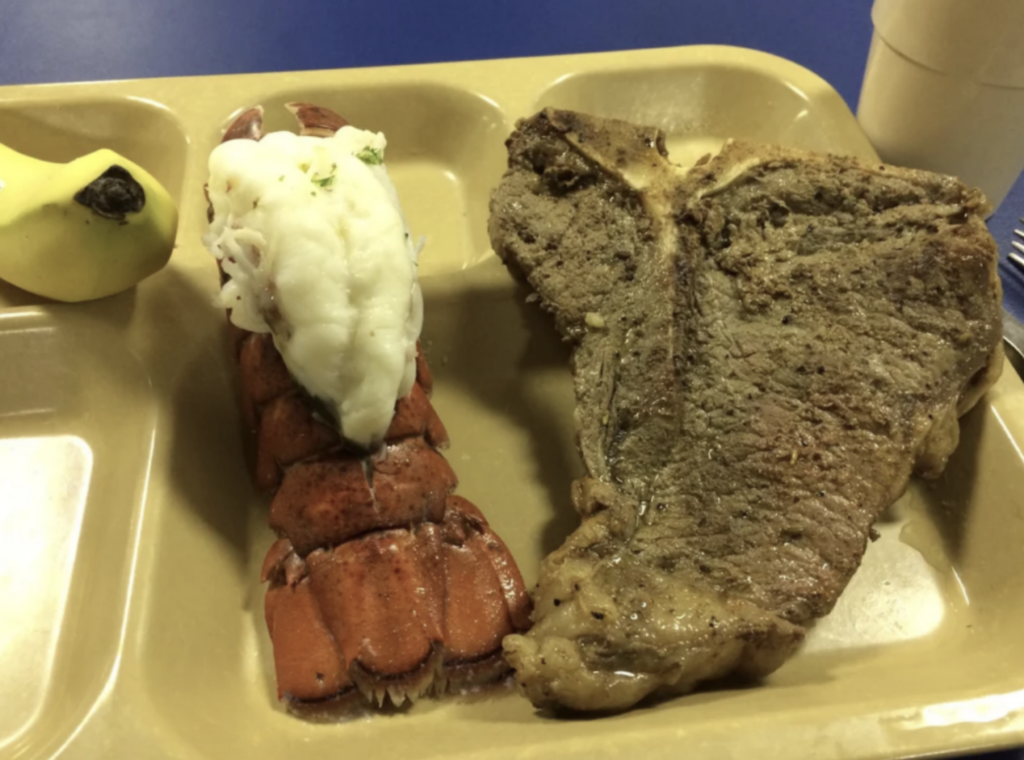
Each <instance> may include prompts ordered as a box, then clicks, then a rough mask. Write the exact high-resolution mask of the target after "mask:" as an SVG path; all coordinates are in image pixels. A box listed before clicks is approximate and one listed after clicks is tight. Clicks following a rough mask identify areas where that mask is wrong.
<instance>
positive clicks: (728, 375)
mask: <svg viewBox="0 0 1024 760" xmlns="http://www.w3.org/2000/svg"><path fill="white" fill-rule="evenodd" d="M508 149H509V168H508V171H507V173H506V174H505V176H504V178H503V179H502V182H501V184H500V186H499V187H498V189H497V190H496V191H495V194H494V196H493V198H492V203H491V219H490V236H491V241H492V244H493V246H494V249H495V251H496V252H497V253H498V255H499V256H500V257H501V258H502V259H503V260H504V261H505V262H506V264H507V265H508V266H509V268H510V269H511V270H512V271H513V272H514V273H515V274H516V275H517V276H519V277H521V278H524V279H525V280H526V282H527V283H528V284H529V286H530V287H532V288H533V289H534V290H535V291H536V293H537V294H538V295H539V298H540V303H541V305H542V307H543V308H544V309H546V310H547V311H549V312H550V313H551V314H552V315H553V317H554V321H555V324H556V326H557V328H558V330H559V331H560V333H561V334H562V335H563V336H564V337H565V338H566V339H567V340H569V341H571V342H572V344H573V348H574V353H573V365H574V374H575V389H576V399H577V407H576V411H575V415H576V423H577V425H576V426H577V430H578V443H579V449H580V452H581V455H582V457H583V460H584V463H585V467H586V471H587V477H585V478H584V479H583V480H581V481H578V482H577V483H575V484H574V487H573V501H574V504H575V506H576V508H577V510H578V511H579V512H580V515H581V517H582V518H583V522H582V524H581V525H580V527H579V528H578V529H577V530H576V531H575V532H574V533H573V534H572V535H571V536H570V537H569V538H568V539H567V541H566V542H565V544H564V545H563V546H562V547H561V548H560V549H558V550H557V551H555V552H554V553H553V554H552V555H551V556H549V557H548V558H547V559H546V560H545V561H544V564H543V566H542V568H541V574H540V581H539V584H538V588H537V589H536V592H535V612H534V620H535V625H534V627H533V629H532V631H530V633H528V634H527V635H525V636H510V637H508V638H507V639H506V641H505V650H506V656H507V657H508V659H509V660H510V662H511V663H512V665H513V667H514V668H515V670H516V678H517V680H518V682H519V683H520V685H521V686H522V687H523V689H524V691H525V693H526V694H527V696H528V697H529V698H530V699H531V700H532V701H533V702H534V703H535V704H536V705H538V706H556V707H566V708H570V709H576V710H617V709H624V708H627V707H629V706H631V705H633V704H634V703H636V702H637V701H638V700H640V699H642V698H643V697H645V696H647V695H649V694H652V693H657V694H662V695H664V694H674V693H681V692H685V691H687V690H689V689H692V688H693V686H694V685H695V684H697V683H698V682H700V681H704V680H707V679H714V678H720V677H723V676H727V675H739V676H747V677H760V676H764V675H766V674H768V673H770V672H771V671H773V670H774V669H776V668H777V667H779V666H780V665H781V664H782V663H783V662H784V661H785V660H786V659H787V658H788V657H789V656H790V655H791V654H792V653H793V652H794V650H795V649H796V647H797V646H798V644H799V643H800V641H801V640H802V639H803V637H804V633H805V629H804V626H805V625H806V624H807V623H809V622H810V621H812V620H813V619H815V618H818V617H821V616H822V615H825V614H827V613H828V612H829V611H830V610H831V609H832V607H833V605H834V604H835V602H836V600H837V598H838V597H839V595H840V593H841V592H842V590H843V589H844V588H845V586H846V584H847V583H848V582H849V580H850V578H851V576H852V575H853V573H854V571H855V570H856V569H857V567H858V565H859V564H860V561H861V557H862V556H863V554H864V551H865V548H866V544H867V541H868V538H869V534H870V531H871V526H872V523H873V522H874V521H875V519H876V518H877V517H878V516H879V515H880V514H881V512H882V511H884V510H885V509H886V507H888V506H889V505H890V504H891V503H892V502H893V501H895V500H896V499H897V498H898V497H899V496H900V495H901V494H902V493H903V491H904V489H905V488H906V486H907V483H908V479H909V477H910V476H911V474H912V473H915V472H916V473H918V474H920V475H923V476H936V475H938V474H939V473H940V472H941V470H942V469H943V467H944V466H945V462H946V459H947V458H948V456H949V455H950V454H951V453H952V451H953V450H954V448H955V447H956V445H957V441H958V432H959V426H958V422H957V418H958V416H959V415H961V414H963V413H964V412H965V411H966V410H967V409H969V408H970V407H971V406H972V405H973V404H974V403H975V402H976V401H977V400H978V399H979V398H980V396H981V395H982V394H983V393H984V391H985V390H986V389H987V388H988V387H989V386H990V385H991V384H992V383H993V382H994V381H995V379H996V378H997V377H998V374H999V371H1000V368H1001V366H1002V355H1001V343H1000V338H1001V331H1000V311H999V303H1000V295H1001V294H1000V286H999V279H998V276H997V273H996V262H997V250H996V247H995V244H994V242H993V241H992V238H991V236H990V235H989V233H988V231H987V230H986V227H985V224H984V221H983V214H984V212H985V211H986V202H985V200H984V198H983V197H982V195H981V194H980V193H979V192H978V191H976V190H973V189H971V188H968V187H966V186H964V185H962V184H961V183H959V182H957V181H956V180H954V179H952V178H949V177H943V176H939V175H934V174H930V173H925V172H919V171H912V170H906V169H898V168H894V167H889V166H880V165H877V164H866V163H863V162H859V161H857V160H855V159H852V158H843V157H836V156H825V155H818V154H810V153H805V152H800V151H796V150H791V149H785V148H780V147H774V146H764V145H754V144H748V143H740V142H733V143H729V144H727V146H726V147H725V148H724V149H723V151H722V152H721V153H720V154H719V155H718V156H716V157H715V158H713V159H711V160H709V161H705V162H704V163H703V164H702V165H699V166H697V167H695V168H694V169H692V170H690V171H684V170H683V169H681V168H679V167H677V166H675V165H673V164H672V163H671V162H670V161H668V157H667V153H666V151H665V147H664V139H663V135H662V134H661V133H660V132H659V131H658V130H656V129H653V128H643V127H638V126H634V125H631V124H627V123H625V122H618V121H612V120H604V119H598V118H594V117H588V116H585V115H582V114H577V113H571V112H565V111H555V110H547V111H544V112H542V113H540V114H538V115H537V116H535V117H533V118H531V119H528V120H524V121H522V122H520V123H519V124H518V125H517V129H516V131H515V132H514V133H513V134H512V136H511V137H510V138H509V140H508Z"/></svg>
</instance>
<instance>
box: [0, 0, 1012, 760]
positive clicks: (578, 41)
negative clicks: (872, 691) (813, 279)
mask: <svg viewBox="0 0 1024 760" xmlns="http://www.w3.org/2000/svg"><path fill="white" fill-rule="evenodd" d="M869 9H870V3H869V2H868V0H828V1H827V2H823V0H787V1H786V2H771V3H769V2H764V0H689V2H680V1H679V0H628V1H622V0H620V1H618V2H616V0H591V1H590V2H588V3H584V2H580V1H579V0H577V1H576V2H569V1H568V0H516V1H515V2H511V1H510V0H490V1H489V2H488V1H487V0H484V1H483V2H476V3H466V2H459V0H435V1H434V2H416V0H340V1H338V0H336V1H335V2H325V1H323V0H321V1H320V2H317V1H316V0H293V2H290V3H284V2H279V1H275V0H245V1H244V2H243V0H220V2H218V1H217V0H178V1H177V2H173V3H172V2H165V3H160V4H157V3H145V2H141V1H140V0H77V1H76V0H25V1H24V2H19V1H18V0H0V85H13V84H36V83H50V82H70V81H90V80H105V79H134V78H142V77H170V76H191V75H204V74H233V73H245V72H265V71H299V70H305V69H328V68H349V67H357V66H358V67H362V66H382V65H395V64H407V63H428V62H441V61H455V60H473V59H483V58H509V57H518V56H536V55H555V54H563V53H585V52H600V51H609V50H624V49H631V48H649V47H663V46H672V45H690V44H702V43H703V44H706V43H717V44H727V45H739V46H744V47H751V48H757V49H760V50H765V51H768V52H770V53H774V54H776V55H780V56H783V57H785V58H789V59H791V60H793V61H796V62H797V63H799V64H801V65H803V66H806V67H807V68H809V69H811V70H812V71H815V72H816V73H818V74H819V75H820V76H822V77H824V78H825V79H826V80H828V81H829V82H830V83H831V84H832V86H833V87H835V88H836V90H838V91H839V93H840V94H841V95H842V96H843V97H844V98H845V99H846V102H847V103H848V104H849V105H850V108H851V109H852V110H855V109H856V106H857V98H858V95H859V93H860V84H861V78H862V75H863V72H864V64H865V61H866V59H867V51H868V43H869V41H870V38H871V19H870V16H869ZM1020 216H1024V178H1022V179H1018V181H1017V184H1016V185H1015V186H1014V188H1013V190H1012V191H1011V193H1010V195H1009V197H1008V198H1007V199H1006V201H1005V202H1004V203H1003V205H1002V207H1001V208H1000V210H999V212H998V213H997V214H996V215H995V216H994V217H993V218H992V219H991V220H990V221H989V226H990V228H991V230H992V234H993V236H994V237H995V239H996V241H997V242H998V244H999V248H1000V253H1001V254H1002V261H1001V262H1000V273H1001V274H1002V279H1003V283H1004V290H1005V294H1006V300H1005V302H1006V305H1007V306H1008V308H1010V310H1011V311H1013V312H1014V313H1015V314H1016V315H1017V316H1018V317H1021V318H1024V273H1019V272H1016V271H1014V270H1013V269H1012V268H1011V267H1010V266H1009V265H1008V263H1007V261H1006V254H1007V253H1008V252H1009V251H1010V250H1012V249H1011V246H1010V241H1011V240H1012V239H1013V238H1012V236H1013V232H1012V231H1013V228H1014V227H1015V226H1016V227H1018V228H1024V223H1021V222H1019V220H1018V217H1020ZM977 757H979V758H985V759H987V760H1024V750H1008V751H1005V752H996V753H988V754H985V755H979V756H977Z"/></svg>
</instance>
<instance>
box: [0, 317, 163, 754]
mask: <svg viewBox="0 0 1024 760" xmlns="http://www.w3.org/2000/svg"><path fill="white" fill-rule="evenodd" d="M113 300H114V301H115V302H116V301H117V299H113ZM125 300H126V299H121V301H122V302H124V301H125ZM113 305H116V304H113ZM107 311H108V314H107V315H106V316H107V317H110V316H115V315H113V314H111V313H110V312H116V311H118V310H117V309H108V310H107ZM76 316H77V315H75V314H74V312H73V310H71V309H67V308H60V307H57V308H55V309H54V313H52V314H51V313H46V312H42V311H39V312H36V311H28V310H25V311H9V312H7V313H0V355H3V356H4V362H3V363H0V388H3V389H4V393H3V394H2V396H0V479H2V482H0V609H3V611H4V612H3V616H2V619H0V642H2V650H3V657H2V658H0V701H2V702H3V704H5V705H8V706H9V707H8V708H7V709H5V710H4V711H3V712H2V713H0V751H2V750H3V749H4V748H5V747H13V748H14V750H15V754H18V753H19V752H22V753H25V755H26V756H31V755H32V752H35V751H41V747H43V746H51V747H52V746H53V745H54V744H55V743H59V741H61V740H62V739H63V738H65V737H66V736H67V735H68V734H69V733H70V732H71V731H73V730H74V728H75V726H76V725H77V723H78V722H79V721H81V720H82V718H83V717H84V716H85V714H86V713H87V712H88V710H89V708H90V707H91V706H92V705H93V704H94V703H95V701H96V700H97V698H98V697H99V695H100V694H101V693H102V691H103V688H104V685H105V684H106V682H107V680H108V678H109V677H110V676H111V674H112V671H113V669H114V663H115V661H116V659H117V656H118V652H119V649H120V644H121V631H122V625H123V621H124V616H125V612H126V603H127V596H128V589H129V586H130V583H131V576H132V570H133V557H134V552H135V533H136V528H137V526H138V524H139V520H140V518H141V511H142V500H143V499H142V495H143V492H144V489H145V484H146V481H147V480H148V477H149V452H150V442H151V438H152V433H153V430H154V427H155V418H154V414H153V412H154V410H153V406H152V404H151V402H150V399H149V398H148V391H149V378H148V376H147V374H146V372H145V370H144V369H143V367H142V366H141V365H140V364H139V362H138V360H137V359H136V358H135V357H134V356H133V355H132V354H131V353H130V352H129V351H128V350H126V348H125V346H124V340H123V336H119V334H118V328H117V326H116V325H115V324H111V323H110V322H109V321H107V320H106V319H102V320H96V321H93V320H86V321H85V322H83V321H82V320H81V319H78V318H76ZM65 317H69V318H70V319H65ZM19 756H20V755H19Z"/></svg>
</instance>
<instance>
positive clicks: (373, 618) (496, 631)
mask: <svg viewBox="0 0 1024 760" xmlns="http://www.w3.org/2000/svg"><path fill="white" fill-rule="evenodd" d="M288 108H289V110H291V111H292V113H293V114H295V116H296V118H297V120H298V122H299V124H300V127H301V130H300V133H301V134H311V135H319V136H329V135H332V134H333V133H334V132H335V131H336V130H338V129H340V128H341V127H342V126H344V125H345V124H346V123H347V122H346V121H345V120H344V119H343V118H341V117H340V116H338V114H336V113H334V112H333V111H330V110H328V109H325V108H320V107H318V106H313V105H309V104H305V103H293V104H289V105H288ZM262 124H263V109H262V108H261V107H258V106H257V107H255V108H251V109H249V110H248V111H245V112H244V113H243V114H241V115H240V116H239V117H238V118H237V119H235V120H234V121H233V122H232V124H231V125H230V126H229V127H228V129H227V131H226V132H225V134H224V138H223V139H224V140H232V139H250V140H258V139H260V137H261V136H262ZM210 214H211V215H212V209H211V211H210ZM221 276H222V278H223V277H224V275H223V272H222V275H221ZM229 325H230V323H229ZM230 330H231V334H232V336H233V346H234V356H235V360H236V362H237V365H238V376H239V381H240V383H239V384H240V388H239V391H240V393H239V395H240V401H241V407H242V414H243V418H244V420H245V423H246V427H247V428H248V430H249V431H251V433H252V437H253V440H254V442H255V450H256V451H255V474H254V477H255V482H256V486H257V487H258V488H259V489H261V490H267V491H273V492H274V496H273V500H272V502H271V506H270V527H271V528H273V529H274V530H275V531H276V532H277V534H278V535H279V536H280V538H279V540H278V541H277V542H276V543H275V544H274V545H273V546H271V548H270V551H269V552H267V556H266V559H265V560H264V562H263V580H264V581H266V582H269V587H268V589H267V594H266V600H265V614H266V622H267V628H268V630H269V632H270V639H271V641H272V643H273V649H274V665H275V669H276V672H277V689H278V696H279V697H280V698H282V699H286V700H288V701H289V702H290V703H291V704H292V705H293V706H295V705H296V704H298V705H301V704H303V703H308V702H319V701H326V700H339V701H346V702H347V700H352V701H354V702H357V703H358V702H360V701H364V702H370V703H376V704H379V705H382V704H383V703H384V702H385V700H386V699H387V698H388V697H390V699H391V701H392V702H393V703H394V704H396V705H400V704H402V703H403V702H404V701H405V700H406V699H415V698H417V697H418V696H420V695H421V694H423V693H426V692H429V691H434V692H441V691H443V690H445V689H446V688H448V687H452V688H465V687H469V686H476V685H480V684H482V683H486V682H489V681H493V680H496V679H499V678H501V677H502V676H504V675H506V674H507V673H508V672H509V668H508V666H507V665H506V664H505V661H504V660H503V658H502V653H501V641H502V639H503V638H504V637H505V636H506V635H507V634H510V633H513V632H520V631H524V630H526V629H527V628H528V627H529V624H530V621H529V615H530V602H529V597H528V596H527V594H526V591H525V589H524V587H523V580H522V576H521V575H520V573H519V569H518V568H517V567H516V564H515V561H514V560H513V559H512V555H511V554H510V553H509V551H508V548H507V547H506V546H505V544H504V543H503V542H502V540H501V539H500V538H499V537H498V536H497V535H496V534H495V533H494V531H492V530H491V529H490V527H489V526H488V524H487V520H486V519H484V516H483V515H482V514H481V513H480V511H479V510H478V509H477V508H476V507H475V506H473V505H472V504H471V503H470V502H469V501H467V500H466V499H464V498H462V497H461V496H456V495H455V494H454V493H453V492H454V490H455V486H456V483H457V480H456V477H455V473H454V472H453V471H452V468H451V467H450V466H449V464H448V463H447V462H446V461H445V459H444V457H443V456H442V455H441V454H440V453H439V451H438V449H439V448H441V447H443V446H445V445H446V444H447V442H448V434H447V432H446V431H445V428H444V425H443V424H442V423H441V420H440V419H439V418H438V416H437V413H436V412H435V411H434V408H433V406H432V405H431V403H430V392H431V387H432V380H431V376H430V371H429V369H428V367H427V364H426V361H425V360H424V358H423V355H422V353H419V354H418V357H417V363H416V383H415V384H414V385H413V388H412V390H411V391H410V392H409V394H408V395H406V396H405V397H404V398H402V399H400V400H399V401H398V403H397V404H396V406H395V415H394V417H393V418H392V421H391V426H390V428H389V429H388V431H387V434H386V436H385V440H384V447H383V449H382V450H381V451H379V452H378V453H375V454H373V455H367V456H359V455H357V454H353V453H352V450H351V448H348V447H346V445H345V442H344V441H343V440H342V438H341V437H340V436H339V434H338V432H337V431H336V430H334V429H333V428H332V427H330V426H328V425H327V424H325V423H323V422H322V421H321V418H319V417H318V416H317V415H316V413H315V410H314V407H313V405H312V403H311V401H310V399H309V397H308V395H307V394H306V393H305V391H304V390H303V389H302V388H301V387H300V386H299V384H298V383H297V382H296V381H295V380H294V379H293V378H292V377H291V375H290V374H289V372H288V370H287V368H286V367H285V364H284V361H283V360H282V358H281V355H280V354H279V353H278V351H277V349H276V348H275V346H274V342H273V339H272V338H271V336H270V335H263V334H256V333H250V332H247V331H245V330H241V329H239V328H237V327H234V326H233V325H231V326H230Z"/></svg>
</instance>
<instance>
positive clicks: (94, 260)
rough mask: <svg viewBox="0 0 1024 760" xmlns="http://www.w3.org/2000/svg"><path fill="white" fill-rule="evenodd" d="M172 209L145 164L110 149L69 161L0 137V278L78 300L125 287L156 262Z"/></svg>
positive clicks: (170, 230) (167, 248) (168, 244)
mask: <svg viewBox="0 0 1024 760" xmlns="http://www.w3.org/2000/svg"><path fill="white" fill-rule="evenodd" d="M177 228H178V209H177V205H176V204H175V202H174V199H173V198H172V197H171V196H170V194H169V193H168V192H167V190H166V189H165V188H164V187H163V185H161V184H160V182H159V181H157V180H156V179H155V178H154V177H153V176H152V175H151V174H149V172H147V171H146V170H145V169H143V168H142V167H141V166H139V165H138V164H136V163H134V162H133V161H129V160H128V159H126V158H124V157H123V156H120V155H118V154H117V153H115V152H114V151H111V150H106V149H103V150H97V151H95V152H93V153H90V154H88V155H86V156H82V157H81V158H78V159H75V160H74V161H71V162H70V163H66V164H60V163H51V162H49V161H42V160H40V159H37V158H32V157H30V156H26V155H24V154H22V153H19V152H17V151H15V150H13V149H12V148H9V147H7V146H5V145H2V144H0V279H3V280H6V281H8V282H10V283H11V284H13V285H17V286H18V287H19V288H22V289H23V290H27V291H29V292H31V293H35V294H37V295H41V296H46V297H47V298H53V299H55V300H58V301H68V302H78V301H88V300H92V299H96V298H103V297H105V296H109V295H113V294H115V293H119V292H121V291H123V290H127V289H128V288H130V287H132V286H133V285H135V284H137V283H138V282H140V281H142V280H143V279H145V278H146V277H149V276H150V275H151V274H153V273H155V272H157V271H159V270H160V269H162V268H163V267H164V266H165V265H166V264H167V261H168V260H169V259H170V256H171V251H172V250H173V249H174V239H175V236H176V234H177Z"/></svg>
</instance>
